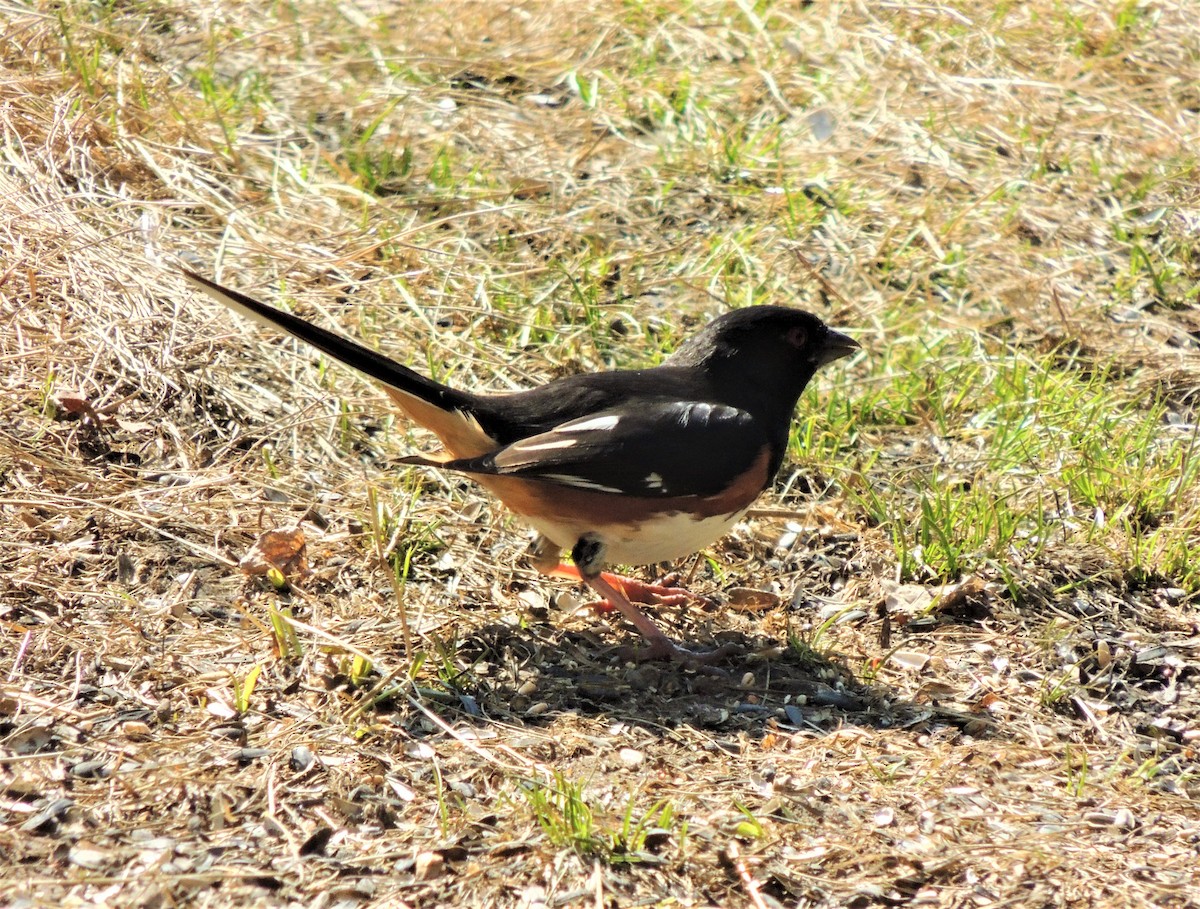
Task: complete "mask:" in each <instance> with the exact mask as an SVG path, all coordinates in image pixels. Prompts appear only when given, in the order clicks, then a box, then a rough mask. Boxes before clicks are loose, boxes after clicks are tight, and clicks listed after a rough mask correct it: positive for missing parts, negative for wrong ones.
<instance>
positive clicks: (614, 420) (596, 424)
mask: <svg viewBox="0 0 1200 909" xmlns="http://www.w3.org/2000/svg"><path fill="white" fill-rule="evenodd" d="M620 422H621V417H620V415H618V414H615V413H610V414H605V415H604V416H602V417H592V419H590V420H581V421H579V422H573V423H567V424H565V425H563V426H559V427H558V428H557V429H556V430H555V432H594V431H597V430H599V431H604V432H607V431H608V430H610V429H615V428H616V426H617V424H618V423H620Z"/></svg>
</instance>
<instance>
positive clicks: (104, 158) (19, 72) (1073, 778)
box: [0, 0, 1200, 907]
mask: <svg viewBox="0 0 1200 909" xmlns="http://www.w3.org/2000/svg"><path fill="white" fill-rule="evenodd" d="M0 12H2V13H3V19H2V24H0V60H2V61H3V73H4V78H3V80H0V131H2V132H0V136H2V138H0V143H2V147H3V151H4V155H3V161H2V162H0V199H2V200H3V203H2V204H3V215H4V217H3V221H2V223H0V251H2V252H0V257H2V258H0V321H2V323H3V328H2V330H0V363H2V364H3V369H2V370H0V384H2V388H3V392H4V393H3V395H2V396H0V406H2V408H3V410H2V415H3V424H2V426H0V635H2V636H3V646H2V647H0V671H2V672H3V673H4V678H3V681H2V682H0V686H2V687H0V868H2V869H3V871H2V873H0V901H4V902H5V903H7V904H12V905H46V904H56V905H101V904H103V905H122V906H127V905H172V904H178V903H188V904H192V905H228V904H254V905H283V904H292V903H303V904H306V905H317V906H325V905H339V906H348V905H360V904H361V905H380V906H397V905H414V906H415V905H455V906H485V905H486V906H493V905H512V906H524V907H535V906H536V907H540V906H546V907H551V906H584V905H588V906H601V905H684V906H689V905H739V904H741V905H755V906H761V905H776V904H779V905H786V906H810V905H811V906H835V905H853V906H870V905H898V904H906V905H914V906H915V905H944V906H976V905H978V906H985V905H1021V906H1046V905H1057V906H1062V905H1071V906H1090V905H1117V904H1121V905H1130V906H1137V905H1147V906H1149V905H1179V906H1183V905H1188V906H1194V905H1197V904H1200V897H1198V896H1197V894H1200V879H1198V878H1200V874H1198V872H1197V870H1196V869H1197V867H1200V864H1198V859H1200V856H1198V855H1197V852H1198V846H1200V822H1198V820H1197V818H1198V817H1200V814H1198V812H1197V809H1196V798H1197V796H1198V795H1200V787H1198V783H1197V752H1196V747H1197V744H1196V738H1197V735H1198V734H1200V733H1198V730H1200V726H1198V725H1197V720H1196V716H1197V710H1198V709H1200V695H1198V691H1197V680H1198V679H1200V674H1198V673H1197V654H1198V650H1200V627H1198V625H1200V623H1198V621H1197V611H1196V597H1197V593H1198V592H1200V569H1198V568H1197V567H1196V563H1197V558H1198V557H1200V493H1198V492H1197V489H1198V488H1200V450H1197V449H1198V446H1197V441H1196V440H1197V430H1196V425H1197V417H1198V415H1197V409H1198V405H1200V300H1198V296H1197V278H1198V275H1200V252H1198V250H1200V246H1198V245H1197V244H1198V241H1197V230H1198V226H1200V181H1198V171H1197V161H1196V154H1195V151H1194V149H1195V148H1196V147H1197V143H1198V142H1200V128H1198V122H1200V91H1198V90H1197V87H1196V86H1197V85H1200V29H1197V27H1196V26H1195V21H1194V20H1195V16H1194V10H1192V9H1191V8H1190V6H1189V5H1188V4H1185V3H1175V4H1171V3H1123V4H1118V5H1115V6H1113V5H1105V4H1095V3H1083V2H1070V3H1050V2H1045V0H1035V2H1030V3H1021V4H999V5H994V4H983V3H970V2H964V3H958V4H954V5H946V6H934V5H923V6H922V5H910V4H884V5H879V4H840V3H823V2H818V3H812V4H809V5H801V4H795V5H789V4H775V5H772V4H766V3H760V4H750V3H728V4H716V3H699V4H686V3H682V2H678V0H675V2H664V3H660V4H636V3H629V4H625V5H622V6H619V7H617V6H614V7H613V8H612V9H604V10H600V11H597V10H596V9H595V8H594V4H585V3H570V2H558V3H551V4H541V3H529V4H524V5H522V4H507V3H505V4H492V3H454V4H411V5H409V4H400V5H393V4H373V3H358V4H329V3H323V2H322V3H318V2H301V3H294V4H290V5H272V4H255V3H246V4H228V3H226V4H217V5H208V6H194V5H192V6H189V5H174V4H150V3H143V2H137V0H134V2H128V3H110V4H100V3H97V4H59V5H55V4H49V3H32V4H23V5H12V4H11V3H5V2H0ZM181 250H188V251H192V252H194V253H196V254H197V255H199V256H200V257H201V259H202V261H204V262H205V263H211V269H212V270H213V271H214V272H217V273H219V274H220V276H221V277H222V278H223V279H224V280H225V281H227V282H229V283H231V284H234V285H237V286H240V287H242V288H245V289H247V290H250V291H251V292H254V293H257V294H259V295H260V296H263V297H266V298H269V299H271V300H273V301H275V302H277V303H281V304H283V305H288V306H292V307H294V308H296V309H297V310H299V311H302V312H305V313H306V314H308V315H310V316H312V317H313V318H315V319H318V320H320V321H322V322H323V323H325V324H328V325H335V326H339V327H340V328H342V329H343V330H345V331H346V332H348V333H352V334H354V335H356V336H359V337H363V338H366V339H367V340H368V342H369V343H372V344H377V345H379V346H380V347H382V348H385V349H386V350H388V351H389V352H391V353H393V354H395V355H397V356H400V357H402V358H405V357H407V358H411V360H412V361H413V362H414V364H415V365H416V366H418V367H420V368H422V369H427V370H429V371H430V372H432V373H434V374H437V375H439V376H441V377H444V378H449V379H450V380H451V381H453V382H456V383H459V384H462V385H464V386H468V387H474V388H494V389H503V388H508V387H518V386H522V385H526V384H528V383H532V382H536V381H539V380H542V379H544V378H546V377H549V376H552V375H557V374H561V373H563V372H567V371H574V370H587V369H599V368H605V367H608V366H613V365H630V364H633V363H642V362H647V361H652V360H653V359H654V358H656V357H657V356H659V355H660V354H661V353H662V352H663V351H665V350H668V349H670V348H671V347H672V346H673V345H674V344H675V343H677V341H678V340H679V338H681V337H682V336H684V335H686V333H687V332H688V331H689V330H690V329H691V327H692V326H694V325H695V324H699V323H700V322H702V321H703V320H704V319H705V318H707V317H708V316H709V315H711V314H712V313H714V312H716V311H718V310H720V309H722V308H723V307H725V306H727V305H744V304H749V303H760V302H768V301H770V302H792V303H795V304H797V305H803V306H806V307H809V308H812V309H814V310H815V311H818V312H820V313H821V314H822V315H823V316H825V317H827V318H829V319H831V320H833V321H834V322H835V323H836V324H838V325H839V326H842V327H847V328H850V329H851V330H854V331H855V332H856V333H857V336H858V337H860V338H861V339H862V341H863V343H864V345H865V346H866V347H867V349H868V356H866V357H864V358H860V359H857V360H855V361H854V362H852V363H851V364H850V365H849V366H848V367H847V368H846V369H842V370H832V371H830V372H829V374H828V375H825V376H823V377H822V380H821V381H819V382H818V383H817V384H818V388H817V389H816V390H815V392H814V393H810V394H809V395H808V396H806V398H805V399H804V401H803V402H802V404H801V409H800V414H799V416H798V420H797V427H798V429H797V434H796V437H795V439H794V445H793V451H792V455H793V457H792V459H791V460H790V462H789V464H788V465H787V466H786V467H785V470H784V472H783V474H782V476H781V483H780V486H779V488H778V489H777V490H776V491H775V492H774V493H772V495H771V496H769V497H766V498H764V500H763V502H762V505H763V508H762V510H761V512H760V513H758V514H757V515H755V516H754V517H753V518H752V519H751V520H750V521H748V522H747V523H746V524H745V525H744V526H743V527H740V528H739V529H738V530H737V532H735V534H733V535H732V536H731V538H730V539H728V540H726V541H724V542H722V543H721V544H720V545H719V546H717V547H716V548H715V549H714V550H713V551H712V552H711V553H710V554H709V555H708V557H707V558H706V559H704V560H702V561H700V562H699V563H698V564H697V565H695V566H692V568H693V569H694V570H695V572H696V575H695V585H696V586H697V587H699V588H700V589H701V590H703V591H706V592H709V593H712V594H714V595H715V596H717V597H718V598H720V599H726V598H729V593H728V591H730V590H731V589H732V588H734V587H737V586H751V587H759V586H762V587H771V588H773V589H774V590H776V591H777V592H778V593H780V594H781V605H779V606H777V607H773V608H770V609H767V610H765V611H762V612H741V611H738V610H736V609H732V608H726V609H714V610H707V611H706V610H699V609H697V610H692V611H690V612H687V613H675V612H671V611H668V612H667V614H666V615H664V616H663V621H664V622H665V623H666V624H667V626H668V628H669V629H670V630H671V631H672V632H673V633H674V634H675V635H677V636H680V637H684V638H687V639H690V640H694V641H697V642H700V643H706V642H712V641H714V640H725V639H732V640H735V641H739V642H742V643H744V644H745V645H746V646H747V647H748V648H749V650H750V651H751V653H752V654H753V655H752V656H750V657H747V658H745V659H741V660H738V661H736V662H734V663H732V664H731V665H730V667H729V668H731V669H732V670H733V671H734V672H735V675H736V674H741V673H745V674H746V677H745V679H744V681H743V684H742V685H740V686H739V685H731V684H726V683H722V682H720V681H719V680H714V679H707V678H698V677H693V676H692V675H691V674H689V673H687V672H683V671H680V670H678V669H676V668H674V667H662V666H646V665H638V666H635V665H631V664H627V663H625V662H623V661H622V660H621V659H620V658H619V655H618V650H617V647H618V645H620V644H621V643H622V642H625V641H627V640H628V637H629V632H628V631H627V630H625V629H613V628H612V627H611V626H610V625H609V624H608V623H607V622H605V621H601V620H597V619H594V618H592V617H589V616H587V615H583V614H572V613H571V612H570V611H568V610H563V609H560V608H558V607H557V606H556V605H554V604H552V603H551V602H549V601H548V600H549V599H550V598H551V593H552V591H553V589H554V588H555V585H553V584H550V583H547V582H546V581H544V580H541V579H539V578H537V577H536V576H534V575H533V574H532V573H531V572H530V571H528V570H525V569H523V568H521V567H517V566H519V565H520V562H521V555H522V551H523V549H524V544H525V540H524V537H523V535H522V532H521V530H520V528H518V527H516V526H515V525H512V524H511V523H510V522H509V521H508V519H507V518H506V517H505V516H504V515H503V514H502V512H501V511H500V510H499V509H498V508H497V507H495V506H494V505H493V504H492V503H491V502H489V501H488V500H487V499H486V498H484V497H482V496H481V495H480V494H479V492H478V491H477V490H475V489H474V488H473V487H471V486H470V485H469V484H465V483H463V482H460V481H458V480H453V479H443V478H438V477H434V476H430V475H427V474H424V473H419V472H401V471H397V470H394V469H389V463H388V459H389V458H391V457H393V456H394V455H395V454H397V453H398V452H402V451H406V450H408V449H409V448H410V447H412V446H414V445H420V444H422V443H423V442H424V441H425V440H424V439H423V437H422V436H421V435H420V434H416V433H414V434H411V435H410V433H409V427H407V426H403V425H398V424H397V423H395V422H394V421H393V420H392V418H391V417H390V416H389V415H388V414H387V412H386V411H385V410H383V409H382V408H381V404H382V398H381V396H379V395H378V394H376V393H375V392H374V391H373V390H372V389H371V388H370V386H369V385H368V384H366V383H364V382H363V381H361V380H360V379H358V378H356V377H354V376H351V375H348V374H347V373H346V372H345V371H342V370H340V369H337V368H332V369H331V368H328V364H327V363H325V362H323V361H321V360H319V359H315V358H314V357H313V355H312V354H311V352H309V351H307V350H298V349H297V348H296V347H295V345H294V344H293V343H292V342H290V341H286V340H281V339H279V338H276V337H272V336H268V335H266V334H265V333H261V332H257V331H255V330H251V329H249V328H248V327H247V326H246V325H244V324H240V323H237V322H235V321H234V320H233V319H232V318H231V317H229V316H228V315H227V314H225V313H223V312H217V311H215V310H214V309H213V308H211V307H209V306H207V305H206V304H201V303H199V302H198V301H197V300H195V299H194V298H193V297H192V296H191V295H190V294H188V293H187V292H185V291H184V290H183V288H182V285H181V282H180V281H178V280H177V279H176V278H175V277H174V275H173V274H172V272H171V271H170V269H169V266H168V267H164V264H163V263H169V261H170V258H169V257H170V254H171V253H173V252H175V251H181ZM797 253H799V254H800V255H797ZM807 262H811V263H812V266H811V267H810V266H809V265H808V264H806V263H807ZM297 526H298V527H300V528H301V529H302V531H303V533H304V534H305V537H306V540H307V547H306V558H307V562H308V565H309V566H310V568H311V573H310V574H308V575H307V576H306V577H304V578H303V579H302V580H296V581H295V582H294V583H293V584H292V585H291V587H290V588H287V589H282V590H281V589H278V588H276V587H274V586H272V585H271V584H270V583H268V581H267V580H266V579H263V578H248V577H247V576H246V575H245V574H243V573H242V572H241V571H239V570H238V568H237V563H238V561H239V560H240V559H241V558H242V557H243V556H244V555H245V554H246V553H247V552H248V551H249V550H250V549H251V547H252V546H253V545H254V542H255V540H256V539H257V538H258V537H259V535H260V534H261V533H262V532H263V531H266V530H270V529H278V528H291V527H297ZM381 553H382V555H383V558H382V559H381V557H380V556H381ZM959 581H962V582H964V583H963V586H962V587H959V588H956V589H955V590H951V591H949V592H948V593H946V595H944V596H938V593H939V591H940V590H941V585H943V584H947V583H956V582H959ZM397 590H399V591H400V594H399V595H400V596H402V597H403V600H404V604H405V606H406V608H407V612H408V614H409V618H410V623H411V626H412V628H413V631H414V635H415V637H414V647H415V656H414V657H413V658H411V659H410V657H409V656H408V655H407V654H406V651H405V646H404V639H403V634H402V625H401V622H400V620H399V616H400V612H399V610H398V608H397V599H396V598H397V595H398V594H397ZM934 597H937V598H936V599H935V598H934ZM884 614H886V615H887V616H888V620H887V623H886V624H887V628H886V629H885V628H884V622H883V620H882V619H881V616H883V615H884ZM289 616H290V617H291V619H290V620H289V618H288V617H289ZM291 620H294V622H295V624H294V625H289V624H288V623H289V621H291ZM289 629H290V630H289ZM889 635H890V640H887V641H885V640H883V639H884V638H887V637H889Z"/></svg>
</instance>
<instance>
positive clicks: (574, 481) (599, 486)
mask: <svg viewBox="0 0 1200 909" xmlns="http://www.w3.org/2000/svg"><path fill="white" fill-rule="evenodd" d="M542 479H543V480H553V481H554V482H555V483H562V484H563V485H564V486H575V487H577V488H579V489H594V490H595V491H596V492H616V493H619V492H624V491H625V490H623V489H617V488H616V487H615V486H605V485H604V484H603V483H596V482H593V481H592V480H585V479H584V478H583V477H576V476H573V475H571V474H569V473H544V474H542Z"/></svg>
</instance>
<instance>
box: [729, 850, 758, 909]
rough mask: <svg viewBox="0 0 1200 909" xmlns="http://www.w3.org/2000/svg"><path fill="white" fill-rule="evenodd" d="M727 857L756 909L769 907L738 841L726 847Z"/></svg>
mask: <svg viewBox="0 0 1200 909" xmlns="http://www.w3.org/2000/svg"><path fill="white" fill-rule="evenodd" d="M725 857H726V858H728V859H729V863H730V864H731V865H733V870H734V871H736V872H737V876H738V880H740V881H741V882H742V886H743V887H744V888H745V889H746V896H748V897H749V898H750V905H751V906H753V907H754V909H767V904H766V902H764V901H763V898H762V894H761V893H759V892H758V881H756V880H755V879H754V877H753V876H752V875H751V874H750V869H749V868H747V867H746V862H745V861H744V860H743V859H742V850H741V849H739V848H738V844H737V843H730V844H729V845H728V846H726V847H725Z"/></svg>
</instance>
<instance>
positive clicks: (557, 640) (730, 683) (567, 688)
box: [434, 623, 1002, 737]
mask: <svg viewBox="0 0 1200 909" xmlns="http://www.w3.org/2000/svg"><path fill="white" fill-rule="evenodd" d="M721 644H722V645H724V644H732V645H734V647H736V651H737V652H736V654H735V655H732V656H729V657H727V658H725V659H723V660H722V661H721V662H719V663H718V664H716V666H715V667H714V668H715V669H717V670H718V672H709V671H706V670H705V669H703V668H701V669H697V668H690V667H687V666H683V665H681V664H679V663H676V662H669V661H638V660H636V659H635V658H634V653H633V649H634V648H632V647H631V646H629V645H625V646H621V645H614V644H613V643H612V642H611V639H610V640H605V639H604V638H602V637H601V636H600V635H597V634H593V633H590V632H578V631H565V630H554V629H551V628H549V627H548V626H540V625H533V626H525V627H516V626H512V625H504V624H499V623H493V624H489V625H485V626H482V627H480V628H477V629H474V630H473V631H470V632H467V633H464V634H463V635H462V636H457V637H454V638H453V639H442V640H440V641H438V642H435V643H434V649H435V650H439V651H440V658H441V659H440V662H441V665H442V666H445V667H449V666H451V665H453V666H454V667H456V668H455V669H453V670H449V671H447V670H443V671H441V672H439V674H438V685H439V686H440V687H441V689H442V690H441V691H440V696H439V698H438V700H439V702H440V704H439V709H440V710H441V711H442V712H443V716H446V718H449V716H450V715H451V714H461V720H462V721H465V722H471V721H480V722H484V721H488V720H501V721H504V722H506V723H522V724H527V725H530V726H542V725H545V724H546V723H547V722H549V721H550V720H552V719H553V718H554V717H557V716H561V715H564V714H566V713H572V714H575V715H580V716H590V717H597V718H604V719H613V720H620V721H622V722H627V723H633V724H636V725H640V726H644V727H646V728H649V729H656V730H664V729H665V730H669V729H673V728H676V727H680V726H683V725H688V726H693V727H697V728H702V729H705V730H707V731H709V732H711V733H724V734H737V733H740V734H745V735H750V736H751V737H757V736H762V735H766V734H767V733H769V732H772V731H777V730H784V731H787V730H795V729H809V730H814V731H827V730H831V729H835V728H838V727H841V726H847V725H850V726H860V727H867V728H873V729H891V728H906V729H910V730H914V731H928V730H930V729H933V728H936V727H941V728H945V727H956V728H958V729H960V730H962V731H963V732H967V733H969V734H971V735H973V736H976V737H994V736H996V735H1000V734H1002V733H1001V731H1000V730H999V728H998V727H997V726H996V725H995V723H994V721H993V720H992V718H991V717H989V716H988V715H986V714H983V713H975V712H967V711H962V710H954V709H950V708H948V707H942V706H940V705H938V704H937V703H936V702H929V703H918V702H916V701H914V700H912V699H908V698H905V697H897V696H896V693H895V692H894V691H890V690H888V689H887V688H886V686H883V685H881V684H879V683H876V682H869V681H864V680H862V679H860V678H858V677H856V676H855V674H854V673H853V672H852V671H851V670H850V668H849V667H848V666H847V665H846V663H845V662H844V661H843V660H841V659H840V658H839V657H838V656H837V655H836V654H835V653H823V652H818V651H815V650H811V649H808V648H804V647H795V646H787V645H777V644H772V642H770V641H767V640H765V639H763V638H761V637H760V638H755V637H751V636H749V635H746V634H743V633H740V632H727V633H722V635H721ZM451 654H452V659H451V658H448V657H450V656H451ZM456 719H459V717H456Z"/></svg>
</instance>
